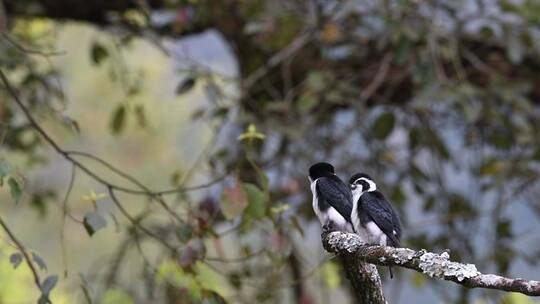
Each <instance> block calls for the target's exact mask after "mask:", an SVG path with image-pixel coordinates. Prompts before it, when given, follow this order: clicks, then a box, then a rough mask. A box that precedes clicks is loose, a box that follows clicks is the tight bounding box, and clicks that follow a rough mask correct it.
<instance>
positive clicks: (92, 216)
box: [83, 212, 107, 236]
mask: <svg viewBox="0 0 540 304" xmlns="http://www.w3.org/2000/svg"><path fill="white" fill-rule="evenodd" d="M83 225H84V228H85V229H86V232H88V235H90V236H92V235H94V233H96V232H97V231H98V230H101V229H103V228H105V227H106V226H107V221H105V219H104V218H103V217H102V216H101V215H100V214H99V213H97V212H90V213H87V214H86V215H85V216H84V220H83Z"/></svg>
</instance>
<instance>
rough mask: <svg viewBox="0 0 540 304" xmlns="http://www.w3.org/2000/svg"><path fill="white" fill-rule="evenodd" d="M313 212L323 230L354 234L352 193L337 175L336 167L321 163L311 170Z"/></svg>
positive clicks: (313, 166)
mask: <svg viewBox="0 0 540 304" xmlns="http://www.w3.org/2000/svg"><path fill="white" fill-rule="evenodd" d="M309 180H310V183H311V193H312V194H313V203H312V205H313V211H314V212H315V214H316V215H317V217H318V218H319V221H320V222H321V225H323V230H325V231H335V230H339V231H343V232H354V228H353V226H352V223H351V212H352V207H353V203H352V193H351V190H350V188H349V187H348V186H347V185H346V184H345V183H344V182H343V181H342V180H341V179H340V178H339V177H338V176H337V175H336V174H335V171H334V166H332V165H331V164H329V163H325V162H320V163H316V164H314V165H312V166H311V167H310V168H309Z"/></svg>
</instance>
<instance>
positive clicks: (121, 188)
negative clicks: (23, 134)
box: [0, 70, 230, 211]
mask: <svg viewBox="0 0 540 304" xmlns="http://www.w3.org/2000/svg"><path fill="white" fill-rule="evenodd" d="M0 79H1V80H2V83H3V84H4V86H5V87H6V88H7V90H8V92H9V94H10V95H11V96H12V97H13V99H14V101H15V103H16V104H17V106H18V107H19V108H20V109H21V110H22V112H23V113H24V116H25V117H26V119H27V120H28V121H29V123H30V125H31V126H32V128H33V129H34V130H35V131H36V132H37V133H38V134H39V135H41V136H42V137H43V139H44V140H45V141H46V142H47V143H48V144H49V145H50V146H51V147H52V148H53V149H54V150H55V151H56V152H57V153H58V154H60V155H62V156H63V157H64V158H65V159H66V160H67V161H69V162H71V163H72V164H73V165H75V166H76V167H77V168H79V169H80V170H81V171H83V172H84V173H86V174H87V175H88V176H90V177H91V178H92V179H94V180H95V181H97V182H98V183H100V184H102V185H104V186H106V187H108V188H112V189H113V190H116V191H120V192H125V193H130V194H135V195H147V196H150V197H154V198H155V197H158V196H160V195H167V194H176V193H183V192H187V191H193V190H198V189H204V188H207V187H210V186H212V185H214V184H216V183H218V182H220V181H222V180H223V179H225V177H227V176H228V175H229V173H230V171H227V172H225V173H224V174H223V175H221V176H218V177H217V178H216V179H214V180H211V181H209V182H207V183H204V184H200V185H196V186H187V187H178V188H174V189H168V190H162V191H151V190H150V189H149V188H147V187H144V188H142V189H141V190H139V189H133V188H128V187H124V186H120V185H117V184H113V183H112V182H110V181H108V180H106V179H105V178H103V177H101V176H99V175H98V174H96V173H95V172H93V171H92V170H90V169H89V168H88V167H86V166H85V165H84V164H82V163H81V162H80V161H78V160H77V159H75V158H74V157H72V154H76V153H77V154H78V155H82V156H86V157H89V154H87V153H86V154H84V153H83V152H75V151H66V150H64V149H62V148H61V147H60V145H59V144H58V143H57V142H56V141H54V140H53V139H52V138H51V136H49V134H47V132H45V130H44V129H43V128H42V127H41V126H40V125H39V124H38V122H37V121H36V120H35V119H34V117H33V116H32V114H31V113H30V110H29V109H28V108H27V107H26V105H25V104H24V103H23V102H22V100H21V99H20V98H19V96H18V94H17V92H16V90H15V88H14V87H13V86H12V85H11V83H10V82H9V80H8V78H7V77H6V75H5V74H4V72H3V71H2V70H0ZM92 158H93V159H94V160H96V159H98V158H97V157H92ZM100 162H102V163H105V162H104V161H103V160H100ZM109 166H110V165H109ZM117 173H118V172H117ZM132 179H133V178H132ZM131 181H132V182H133V180H131ZM138 186H139V187H140V185H138ZM158 201H159V200H158ZM162 205H164V203H163V204H162ZM163 207H164V208H165V206H163ZM165 209H166V210H167V211H170V209H169V208H168V207H167V208H165Z"/></svg>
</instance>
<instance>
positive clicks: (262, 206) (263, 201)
mask: <svg viewBox="0 0 540 304" xmlns="http://www.w3.org/2000/svg"><path fill="white" fill-rule="evenodd" d="M244 191H245V193H246V195H247V200H248V203H249V205H248V206H247V208H246V210H245V214H248V215H250V216H251V217H252V218H255V219H261V218H263V217H264V216H265V215H266V210H267V208H268V203H269V201H270V197H269V195H268V193H267V192H264V191H262V190H261V189H259V187H257V186H255V185H254V184H249V183H244Z"/></svg>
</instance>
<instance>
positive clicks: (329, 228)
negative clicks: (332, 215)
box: [322, 221, 337, 233]
mask: <svg viewBox="0 0 540 304" xmlns="http://www.w3.org/2000/svg"><path fill="white" fill-rule="evenodd" d="M336 228H337V227H336V225H334V222H332V221H329V222H328V223H326V224H324V225H323V227H322V229H323V231H324V232H326V233H330V232H332V231H336Z"/></svg>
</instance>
